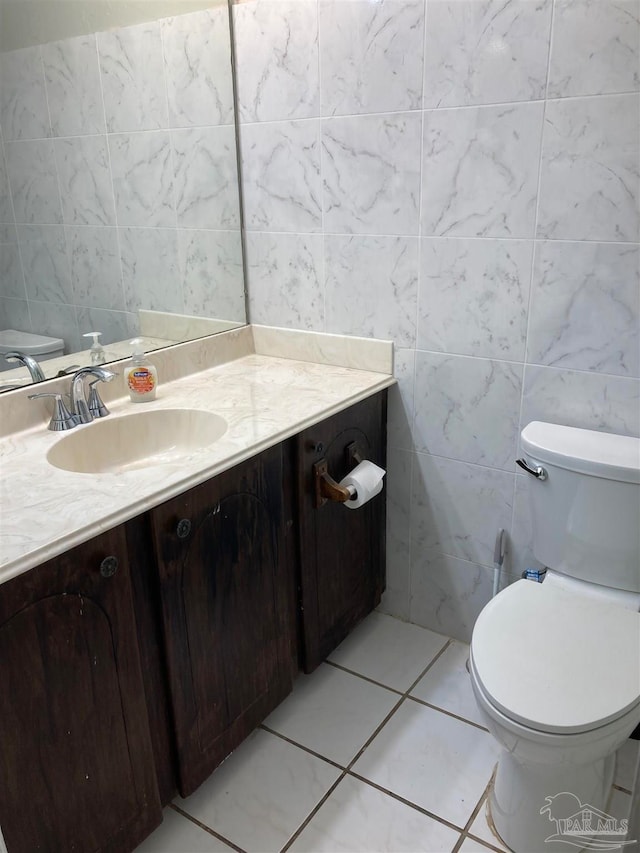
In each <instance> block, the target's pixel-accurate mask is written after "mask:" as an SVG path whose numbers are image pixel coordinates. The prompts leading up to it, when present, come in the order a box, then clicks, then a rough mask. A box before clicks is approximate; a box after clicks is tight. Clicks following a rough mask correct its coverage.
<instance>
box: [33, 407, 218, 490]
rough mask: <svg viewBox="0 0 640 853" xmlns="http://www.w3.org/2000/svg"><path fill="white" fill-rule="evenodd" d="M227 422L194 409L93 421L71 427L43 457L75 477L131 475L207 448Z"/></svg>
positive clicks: (153, 412)
mask: <svg viewBox="0 0 640 853" xmlns="http://www.w3.org/2000/svg"><path fill="white" fill-rule="evenodd" d="M227 426H228V424H227V422H226V421H225V419H224V418H221V417H220V416H219V415H216V414H214V413H213V412H203V411H200V410H199V409H154V410H152V411H146V412H133V413H132V414H130V415H121V416H119V417H114V416H113V415H108V416H107V417H105V418H100V419H99V420H95V421H93V423H91V424H87V425H86V426H79V427H75V428H74V429H73V431H72V432H69V433H68V435H65V437H64V438H61V439H60V441H57V442H56V443H55V444H54V445H53V447H51V449H50V450H49V452H48V453H47V461H48V462H49V463H50V464H51V465H54V466H55V467H56V468H62V469H63V470H65V471H74V472H75V473H77V474H105V473H117V472H119V471H132V470H135V469H136V468H147V467H149V466H150V465H161V464H163V463H167V462H177V461H179V460H180V459H183V458H184V457H185V456H189V455H191V454H192V453H195V452H196V451H198V450H202V449H204V448H207V447H210V446H211V445H212V444H213V443H214V442H216V441H217V440H218V439H219V438H222V436H223V435H224V434H225V432H226V431H227Z"/></svg>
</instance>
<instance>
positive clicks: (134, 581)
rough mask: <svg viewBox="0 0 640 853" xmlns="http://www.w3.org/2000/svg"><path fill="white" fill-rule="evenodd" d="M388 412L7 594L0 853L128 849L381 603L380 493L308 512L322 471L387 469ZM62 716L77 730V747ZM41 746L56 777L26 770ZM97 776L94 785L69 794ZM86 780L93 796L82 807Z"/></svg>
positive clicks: (177, 502) (0, 649) (372, 413)
mask: <svg viewBox="0 0 640 853" xmlns="http://www.w3.org/2000/svg"><path fill="white" fill-rule="evenodd" d="M386 400H387V392H386V391H384V390H383V391H380V392H377V393H375V394H374V395H372V396H371V397H369V398H367V399H365V400H363V401H361V402H360V403H357V404H355V405H353V406H351V407H349V408H347V409H345V410H343V411H341V412H339V413H337V414H335V415H333V416H331V417H329V418H327V419H325V420H324V421H322V422H320V423H319V424H317V425H316V426H313V427H309V428H308V429H305V430H304V431H302V432H301V433H299V434H298V435H297V436H294V437H293V438H292V439H289V440H286V441H284V442H281V443H280V444H278V445H275V446H274V447H271V448H269V449H267V450H265V451H263V452H261V453H259V454H257V455H256V456H254V457H252V458H250V459H247V460H246V461H244V462H241V463H239V464H238V465H236V466H235V467H233V468H230V469H228V470H227V471H224V472H222V473H221V474H219V475H217V476H215V477H213V478H211V479H210V480H208V481H205V482H203V483H201V484H200V485H198V486H196V487H194V488H192V489H190V490H188V491H187V492H185V493H183V494H180V495H178V496H176V497H174V498H172V499H170V500H168V501H166V502H164V503H162V504H160V505H159V506H157V507H155V508H153V509H151V510H150V511H148V512H146V513H144V514H143V515H141V516H139V517H136V518H133V519H131V520H130V521H128V522H126V523H125V524H122V525H120V526H119V527H117V528H114V529H113V530H110V531H108V532H107V533H103V534H100V535H99V536H97V537H96V538H94V539H92V540H89V541H88V542H86V543H84V544H83V545H80V546H78V547H77V548H74V549H72V550H70V551H68V552H67V553H64V554H62V555H60V556H59V557H56V558H54V559H52V560H50V561H48V562H47V563H45V564H43V565H42V566H39V567H37V568H35V569H33V570H31V571H29V572H26V573H25V574H23V575H20V576H18V577H17V578H14V579H13V580H11V581H8V582H6V583H5V584H3V585H2V586H0V679H1V682H0V683H2V686H3V694H4V695H0V718H3V719H0V748H2V750H3V755H2V759H3V760H2V762H1V763H2V765H3V766H2V767H1V768H0V826H2V830H3V833H4V835H5V840H6V843H7V848H8V853H32V851H33V850H35V849H41V850H43V851H47V853H69V851H70V850H72V849H73V850H77V851H78V853H81V851H84V852H85V853H87V851H89V850H90V851H91V853H126V851H130V850H133V849H134V847H135V846H136V845H137V844H139V843H140V842H141V841H142V840H143V839H144V838H145V837H146V836H147V835H148V834H149V833H150V832H151V831H152V830H153V829H154V828H155V827H156V826H157V825H158V824H159V823H160V822H161V819H162V812H161V808H162V806H165V805H166V804H167V803H168V802H170V801H171V799H173V797H174V796H175V795H176V793H177V792H179V793H180V794H182V795H183V796H188V795H189V794H191V793H192V792H193V791H194V790H195V789H196V788H197V787H198V786H199V785H200V784H201V783H202V782H203V781H204V780H205V779H206V778H207V777H208V776H209V775H210V774H211V772H212V771H213V770H214V769H215V767H216V766H217V765H218V764H219V763H220V762H221V761H222V760H223V759H224V758H225V757H226V756H227V755H228V754H229V753H230V752H231V751H232V750H233V749H235V748H236V747H237V746H238V745H239V744H240V743H241V741H242V740H243V739H244V738H245V737H246V736H247V735H248V734H249V733H250V732H251V731H252V730H253V729H255V728H256V726H258V725H259V724H260V723H261V722H262V721H263V720H264V719H265V718H266V716H267V715H268V714H269V713H270V712H271V711H272V710H273V709H274V708H275V707H276V706H277V705H278V704H279V703H280V702H281V701H282V699H283V698H285V696H286V695H287V694H288V693H289V692H290V691H291V689H292V685H293V681H294V679H295V676H296V675H297V673H298V672H299V671H300V670H301V669H302V670H304V671H305V672H310V671H312V670H313V669H314V668H315V667H316V666H317V665H318V664H319V663H320V662H321V661H322V660H324V659H325V658H326V657H327V655H328V654H330V652H331V651H332V650H333V649H334V648H335V647H336V646H337V645H338V644H339V643H340V642H341V641H342V640H343V639H344V637H346V636H347V634H348V633H349V631H350V630H352V628H353V627H354V626H355V625H356V624H357V623H358V622H359V621H360V620H361V619H362V618H364V616H366V615H367V614H368V613H369V612H370V611H371V610H372V609H373V608H374V607H375V606H376V605H377V604H378V603H379V601H380V596H381V594H382V591H383V589H384V567H385V562H384V559H385V558H384V550H385V493H386V489H383V491H382V493H381V494H379V495H377V496H376V497H374V498H373V499H372V500H371V501H370V502H369V503H367V504H366V505H365V506H364V507H362V508H360V509H358V510H350V509H347V508H345V507H344V506H343V505H342V504H338V503H332V502H327V503H324V504H322V505H318V502H317V497H316V487H315V479H314V465H315V464H316V463H317V462H318V461H319V460H325V461H326V464H327V470H328V472H329V474H330V475H331V476H332V477H333V478H334V479H336V480H340V479H341V478H342V477H343V476H344V475H345V474H346V473H347V472H348V471H349V470H351V469H352V468H353V467H354V466H355V465H356V464H357V461H358V459H359V458H360V456H361V457H362V458H368V459H370V460H372V461H373V462H376V463H377V464H378V465H380V466H382V467H384V465H385V462H386V412H387V409H386ZM354 451H355V452H354ZM110 557H115V558H116V562H115V563H114V561H113V560H110V559H108V558H110ZM105 558H107V560H106V562H105ZM114 568H115V571H113V570H114ZM25 614H26V616H25ZM65 619H66V620H67V621H68V622H69V625H66V626H65ZM16 620H17V621H16ZM20 620H22V622H23V623H24V624H23V625H20V624H19V622H20ZM7 626H9V628H7ZM92 626H96V627H95V634H96V637H95V638H94V637H92V634H91V632H92V630H94V628H93V627H92ZM3 631H4V634H3ZM25 638H27V639H26V640H25ZM21 655H22V657H21ZM56 656H57V657H56ZM93 657H99V658H100V659H101V660H104V666H103V667H102V668H100V667H98V669H96V670H95V673H94V672H93V671H92V666H93V663H92V661H93ZM58 659H59V661H60V662H59V663H58V665H57V668H56V667H55V666H54V665H53V664H54V663H55V661H56V660H58ZM75 669H77V670H78V672H77V673H76V675H77V677H76V678H75V680H74V671H75ZM48 670H49V671H48ZM25 671H27V672H31V673H34V675H33V678H31V679H25V678H24V672H25ZM96 673H100V678H99V679H98V681H100V683H97V681H96V683H94V681H92V677H93V678H94V680H95V676H96ZM239 675H240V676H241V677H238V676H239ZM20 687H21V688H22V692H20ZM74 691H75V692H74ZM43 699H51V701H52V703H53V705H52V707H51V708H49V707H48V706H47V705H46V702H44V701H43ZM98 699H99V701H100V703H102V705H104V707H102V705H101V706H100V707H96V702H97V701H98ZM12 703H13V704H12ZM19 705H20V707H18V706H19ZM22 706H26V708H24V707H22ZM92 714H93V715H94V716H95V718H96V720H98V723H99V725H98V728H97V729H95V730H94V729H92V728H91V725H90V723H91V716H92ZM65 715H66V716H65ZM66 718H68V719H69V720H71V719H74V720H75V719H76V718H77V719H78V720H81V721H84V722H85V723H86V722H87V720H88V721H89V723H88V724H87V725H88V728H86V729H84V730H83V729H77V731H80V732H81V733H82V737H81V738H80V740H77V739H76V740H74V739H73V737H72V735H71V731H72V728H71V727H70V728H68V729H66V730H68V731H69V732H70V734H69V735H65V734H64V730H65V729H64V726H63V725H62V723H63V722H64V720H65V719H66ZM3 725H4V727H3ZM110 726H111V728H110ZM73 728H74V729H75V724H74V727H73ZM33 732H37V733H38V735H37V738H36V740H35V741H34V740H33V738H31V742H29V741H30V738H29V735H30V734H31V735H32V733H33ZM86 732H90V733H91V734H90V735H89V736H87V737H85V736H86ZM61 733H62V734H61ZM67 737H70V738H71V740H69V744H70V749H71V750H72V752H69V756H71V757H70V758H69V756H67V755H66V753H65V747H66V740H65V738H67ZM47 738H53V747H51V749H50V752H49V753H48V754H50V755H51V756H53V757H52V758H51V760H50V764H51V766H46V765H44V764H43V763H42V762H41V761H39V759H38V755H39V754H42V755H46V754H47V752H46V750H47V749H48V748H49V746H48V744H49V741H48V740H47ZM85 739H88V741H89V742H88V743H87V744H85V743H84V741H85ZM22 741H24V742H25V743H26V747H24V748H23V746H22ZM83 750H85V752H86V755H87V762H84V763H83V761H82V760H80V761H79V762H78V761H76V762H75V764H74V761H75V758H74V756H75V757H77V756H78V755H80V756H81V755H82V751H83ZM56 756H57V757H56ZM67 758H69V760H67ZM102 765H104V773H102V774H101V773H98V774H97V782H96V783H94V782H93V781H92V780H91V779H90V778H87V779H85V780H82V779H81V778H80V777H78V773H79V772H80V771H79V770H78V768H80V769H82V768H83V767H85V766H86V767H89V766H91V767H92V768H95V767H97V766H99V767H101V766H102ZM91 773H93V769H92V770H91V772H90V773H84V774H81V776H82V775H87V776H89V777H90V776H91ZM102 777H104V778H102ZM83 783H86V784H87V787H86V789H85V790H86V791H88V790H91V789H90V788H89V785H90V784H96V785H97V787H96V788H95V789H94V790H96V791H99V794H98V795H96V796H93V797H92V798H89V799H90V801H88V800H87V799H86V798H85V799H84V800H83V793H82V788H83ZM98 783H99V784H98ZM74 786H75V787H74ZM78 786H79V787H78ZM47 797H49V799H48V800H47ZM25 803H26V804H30V805H31V806H32V808H28V807H25V805H24V804H25ZM69 804H71V806H69ZM65 810H66V811H67V813H66V814H62V813H63V812H65ZM56 815H57V817H56ZM43 821H44V823H43ZM56 821H57V822H56ZM39 822H40V823H39ZM74 823H76V824H77V832H76V834H75V835H73V833H74V831H75V830H74V829H73V824H74ZM42 826H45V835H47V834H48V836H49V838H48V839H46V843H45V842H44V841H43V840H42ZM25 828H26V829H25ZM27 830H28V831H27ZM38 832H40V835H38ZM70 833H71V834H70ZM22 836H24V837H22ZM72 836H73V837H72ZM38 845H39V846H38Z"/></svg>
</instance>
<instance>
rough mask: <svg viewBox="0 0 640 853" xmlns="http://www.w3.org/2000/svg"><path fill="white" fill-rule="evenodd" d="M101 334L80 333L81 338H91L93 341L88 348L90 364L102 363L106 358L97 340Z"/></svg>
mask: <svg viewBox="0 0 640 853" xmlns="http://www.w3.org/2000/svg"><path fill="white" fill-rule="evenodd" d="M101 334H102V332H85V333H84V334H83V335H82V337H83V338H93V343H92V344H91V349H90V350H89V356H90V358H91V364H104V363H105V362H106V360H107V357H106V355H105V352H104V349H103V347H102V344H101V343H100V341H99V340H98V338H99V337H100V335H101Z"/></svg>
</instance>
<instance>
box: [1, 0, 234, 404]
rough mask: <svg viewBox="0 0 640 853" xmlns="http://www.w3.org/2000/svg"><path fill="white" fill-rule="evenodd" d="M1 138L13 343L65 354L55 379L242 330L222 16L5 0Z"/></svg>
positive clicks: (24, 379) (5, 311) (204, 0)
mask: <svg viewBox="0 0 640 853" xmlns="http://www.w3.org/2000/svg"><path fill="white" fill-rule="evenodd" d="M0 134H1V136H0V332H1V330H6V329H15V330H19V331H22V332H30V333H34V334H37V335H41V336H46V337H47V338H50V339H59V340H61V341H63V342H64V355H63V356H62V357H58V353H57V352H56V346H57V345H56V343H55V341H52V342H51V343H49V344H47V345H46V346H45V349H47V350H48V352H47V354H41V353H40V347H38V346H35V349H34V350H33V351H31V350H30V349H28V348H26V347H25V348H24V351H26V352H34V354H35V357H36V359H37V360H38V361H39V362H40V365H41V367H42V369H43V371H44V373H45V377H46V378H49V377H51V376H55V375H57V374H58V372H59V371H60V370H63V369H65V368H70V367H71V366H72V365H74V364H75V365H78V364H81V365H84V364H88V363H89V362H90V354H89V348H90V346H91V343H92V339H91V338H89V337H86V335H87V333H89V332H100V333H101V337H100V344H101V345H102V347H103V350H104V356H105V358H106V361H110V360H113V359H116V358H122V357H124V356H127V355H129V354H130V351H131V348H130V346H129V340H130V339H131V338H132V337H137V336H143V337H144V338H145V344H144V346H145V349H147V350H152V349H155V348H157V347H160V346H166V345H168V344H171V343H176V342H178V341H184V340H190V339H193V338H196V337H201V336H203V335H208V334H212V333H214V332H217V331H222V330H225V329H229V328H234V327H235V326H240V325H244V324H245V323H246V312H245V286H244V274H243V264H242V239H241V230H240V199H239V187H238V168H237V155H236V135H235V116H234V100H233V82H232V69H231V39H230V25H229V7H228V5H227V3H226V0H222V2H216V0H115V2H114V0H0ZM83 336H84V337H83ZM1 339H2V335H1V334H0V371H2V372H0V388H2V387H3V386H4V389H5V390H6V389H7V388H8V387H11V386H14V387H15V385H16V384H26V383H28V382H30V381H31V379H30V376H29V373H28V372H27V369H26V368H25V367H22V366H21V367H17V368H16V367H15V365H11V364H9V363H7V362H5V360H4V356H3V355H2V354H1V353H2V352H3V349H2V340H1ZM12 345H13V346H14V347H15V348H16V349H21V347H20V346H19V344H16V343H12ZM4 351H6V349H5V350H4ZM52 355H54V356H55V357H53V358H52V357H51V356H52Z"/></svg>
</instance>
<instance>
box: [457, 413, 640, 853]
mask: <svg viewBox="0 0 640 853" xmlns="http://www.w3.org/2000/svg"><path fill="white" fill-rule="evenodd" d="M522 446H523V449H524V451H525V454H526V457H525V458H524V459H522V460H520V462H521V463H522V464H521V467H523V468H524V469H525V470H526V471H527V472H528V473H529V474H530V475H531V482H530V496H531V506H532V515H533V551H534V554H535V555H536V557H537V558H538V559H539V560H540V561H541V562H543V564H544V565H546V566H548V570H547V573H546V576H545V580H544V581H543V582H542V583H535V582H532V581H529V580H521V581H517V582H516V583H514V584H512V585H511V586H509V587H507V588H506V589H505V590H503V591H502V592H500V593H499V594H498V595H497V596H496V597H495V598H493V599H492V600H491V601H490V602H489V603H488V604H487V605H486V607H485V608H484V609H483V611H482V612H481V613H480V616H479V617H478V620H477V622H476V624H475V626H474V630H473V635H472V640H471V653H470V661H469V663H470V675H471V683H472V687H473V691H474V694H475V697H476V701H477V704H478V707H479V709H480V712H481V714H482V717H483V719H484V721H485V724H486V726H487V728H488V729H489V731H490V732H491V733H492V734H493V736H494V737H495V738H496V739H497V740H498V742H499V743H500V744H501V746H502V752H501V755H500V758H499V761H498V766H497V769H496V774H495V778H494V781H493V785H492V790H491V792H490V796H489V809H490V812H491V817H492V820H493V824H494V826H495V828H496V831H497V832H498V834H499V836H500V837H501V838H502V840H503V841H504V843H505V844H506V845H507V846H508V847H509V848H510V849H511V850H513V851H516V853H541V851H544V850H545V849H551V847H550V845H549V844H548V843H547V842H549V841H552V840H554V841H558V840H560V841H562V842H563V844H567V843H569V844H571V845H573V847H574V849H575V848H578V849H581V848H582V847H584V846H596V847H597V846H598V845H599V844H600V842H602V843H603V844H605V845H606V844H607V843H608V840H607V839H604V840H603V839H601V838H598V837H597V836H598V834H599V833H600V832H601V829H602V826H603V825H606V826H609V827H610V828H611V826H613V830H612V831H613V832H614V835H615V836H616V839H617V841H618V843H619V842H620V841H624V838H623V837H621V836H620V837H619V836H618V835H617V834H616V833H622V832H623V831H624V825H623V824H620V825H619V826H618V825H617V824H616V822H615V821H614V822H613V824H611V823H607V822H606V819H607V818H609V817H610V816H609V815H608V814H607V808H608V806H609V798H610V794H611V786H612V782H613V774H614V765H615V752H616V750H617V749H618V748H619V747H620V746H621V745H622V743H624V741H625V740H626V739H627V738H628V737H629V735H630V734H631V732H632V731H633V729H634V728H635V727H636V726H637V725H638V723H639V722H640V612H638V610H639V606H640V534H639V532H638V518H639V517H640V441H639V440H638V439H634V438H630V437H628V436H614V435H605V434H601V433H595V432H592V431H589V430H580V429H575V428H571V427H564V426H560V425H556V424H542V423H532V424H529V425H528V426H527V427H526V428H525V429H524V430H523V432H522ZM543 555H544V558H543ZM571 808H573V809H574V812H575V814H574V813H572V812H571V810H570V809H571ZM563 810H564V811H563ZM564 812H566V813H564ZM594 815H595V816H596V818H597V821H600V822H599V823H598V822H597V821H596V822H595V823H593V824H592V822H590V821H591V820H592V818H593V816H594ZM594 820H595V819H594ZM611 820H612V821H613V820H614V819H613V818H611ZM603 821H604V823H603ZM572 822H573V824H572ZM570 825H575V826H576V827H577V829H575V828H574V830H572V831H573V832H574V835H570V836H567V837H564V838H558V832H560V829H559V828H561V827H564V829H562V832H568V830H567V827H568V826H570ZM590 833H591V834H592V836H593V838H595V839H596V840H595V841H594V843H593V845H591V844H589V843H588V840H589V834H590ZM611 846H614V845H611ZM556 849H557V848H556Z"/></svg>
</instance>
